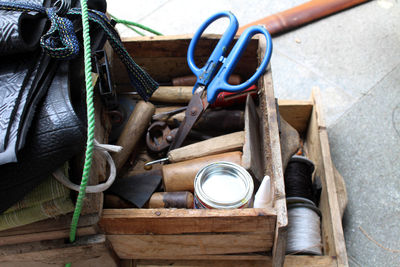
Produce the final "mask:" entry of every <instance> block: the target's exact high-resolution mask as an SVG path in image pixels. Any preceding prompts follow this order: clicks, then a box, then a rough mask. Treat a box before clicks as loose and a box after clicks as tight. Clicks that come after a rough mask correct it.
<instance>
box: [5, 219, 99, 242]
mask: <svg viewBox="0 0 400 267" xmlns="http://www.w3.org/2000/svg"><path fill="white" fill-rule="evenodd" d="M71 220H72V214H68V215H63V216H58V217H56V218H54V219H47V220H44V221H39V222H36V223H31V224H27V225H24V226H21V227H16V228H13V229H8V230H5V231H1V232H0V239H1V238H2V237H5V236H17V235H23V234H30V233H40V232H47V231H57V230H64V229H69V228H70V226H71ZM98 221H99V216H98V214H87V215H83V216H81V217H80V218H79V222H78V226H79V227H84V226H89V225H94V224H96V223H97V222H98Z"/></svg>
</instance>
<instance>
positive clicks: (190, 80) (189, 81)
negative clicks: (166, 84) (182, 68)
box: [172, 74, 242, 89]
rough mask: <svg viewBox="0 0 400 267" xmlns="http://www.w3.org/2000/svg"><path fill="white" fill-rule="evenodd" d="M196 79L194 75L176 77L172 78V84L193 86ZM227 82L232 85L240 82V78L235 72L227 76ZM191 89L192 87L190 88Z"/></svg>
mask: <svg viewBox="0 0 400 267" xmlns="http://www.w3.org/2000/svg"><path fill="white" fill-rule="evenodd" d="M196 81H197V77H196V76H194V75H189V76H183V77H176V78H173V79H172V84H173V85H174V86H193V85H194V84H195V83H196ZM228 83H229V84H232V85H238V84H241V83H242V78H241V77H240V76H239V75H237V74H232V75H231V76H229V79H228ZM192 89H193V88H192Z"/></svg>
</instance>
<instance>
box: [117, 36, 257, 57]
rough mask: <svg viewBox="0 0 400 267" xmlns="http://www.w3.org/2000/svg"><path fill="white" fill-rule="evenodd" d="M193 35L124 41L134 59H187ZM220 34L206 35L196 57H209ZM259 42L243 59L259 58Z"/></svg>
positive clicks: (251, 47)
mask: <svg viewBox="0 0 400 267" xmlns="http://www.w3.org/2000/svg"><path fill="white" fill-rule="evenodd" d="M192 37H193V35H191V34H186V35H176V36H164V37H156V38H154V37H153V38H151V37H147V36H146V37H133V38H124V39H123V40H122V42H123V44H124V46H125V48H126V50H127V51H128V52H129V53H130V54H131V55H132V56H133V57H142V58H144V57H153V58H160V57H184V58H186V55H187V50H188V47H189V43H190V41H191V40H192ZM220 38H221V35H219V34H204V35H202V37H201V39H200V40H199V41H198V43H197V45H196V49H195V56H204V57H209V56H210V55H211V52H212V50H213V49H214V47H215V46H216V45H217V42H218V41H219V40H220ZM257 45H258V44H257V41H256V40H252V41H251V42H250V43H249V45H248V49H246V50H245V52H244V54H243V57H252V58H257Z"/></svg>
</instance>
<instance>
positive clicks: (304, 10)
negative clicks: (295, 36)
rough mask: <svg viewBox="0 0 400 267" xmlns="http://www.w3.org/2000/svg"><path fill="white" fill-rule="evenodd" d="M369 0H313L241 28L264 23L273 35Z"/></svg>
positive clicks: (240, 30)
mask: <svg viewBox="0 0 400 267" xmlns="http://www.w3.org/2000/svg"><path fill="white" fill-rule="evenodd" d="M367 1H369V0H313V1H309V2H306V3H304V4H302V5H299V6H296V7H294V8H291V9H288V10H285V11H282V12H279V13H276V14H273V15H271V16H268V17H265V18H262V19H260V20H257V21H254V22H252V23H249V24H246V25H244V26H242V27H240V28H239V31H238V34H241V33H242V32H243V31H244V30H245V29H246V28H248V27H250V26H253V25H264V26H265V28H267V30H268V31H269V33H270V34H271V35H274V34H277V33H281V32H285V31H288V30H290V29H293V28H296V27H299V26H301V25H303V24H306V23H309V22H311V21H314V20H317V19H320V18H323V17H326V16H328V15H331V14H334V13H336V12H339V11H342V10H344V9H347V8H350V7H353V6H355V5H358V4H361V3H364V2H367Z"/></svg>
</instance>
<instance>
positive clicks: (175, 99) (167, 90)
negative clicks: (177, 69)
mask: <svg viewBox="0 0 400 267" xmlns="http://www.w3.org/2000/svg"><path fill="white" fill-rule="evenodd" d="M192 91H193V86H160V87H159V88H158V89H157V90H156V91H155V92H154V94H153V95H152V96H151V98H150V100H151V101H154V102H163V103H175V104H177V103H183V104H187V103H189V101H190V99H191V98H192Z"/></svg>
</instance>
